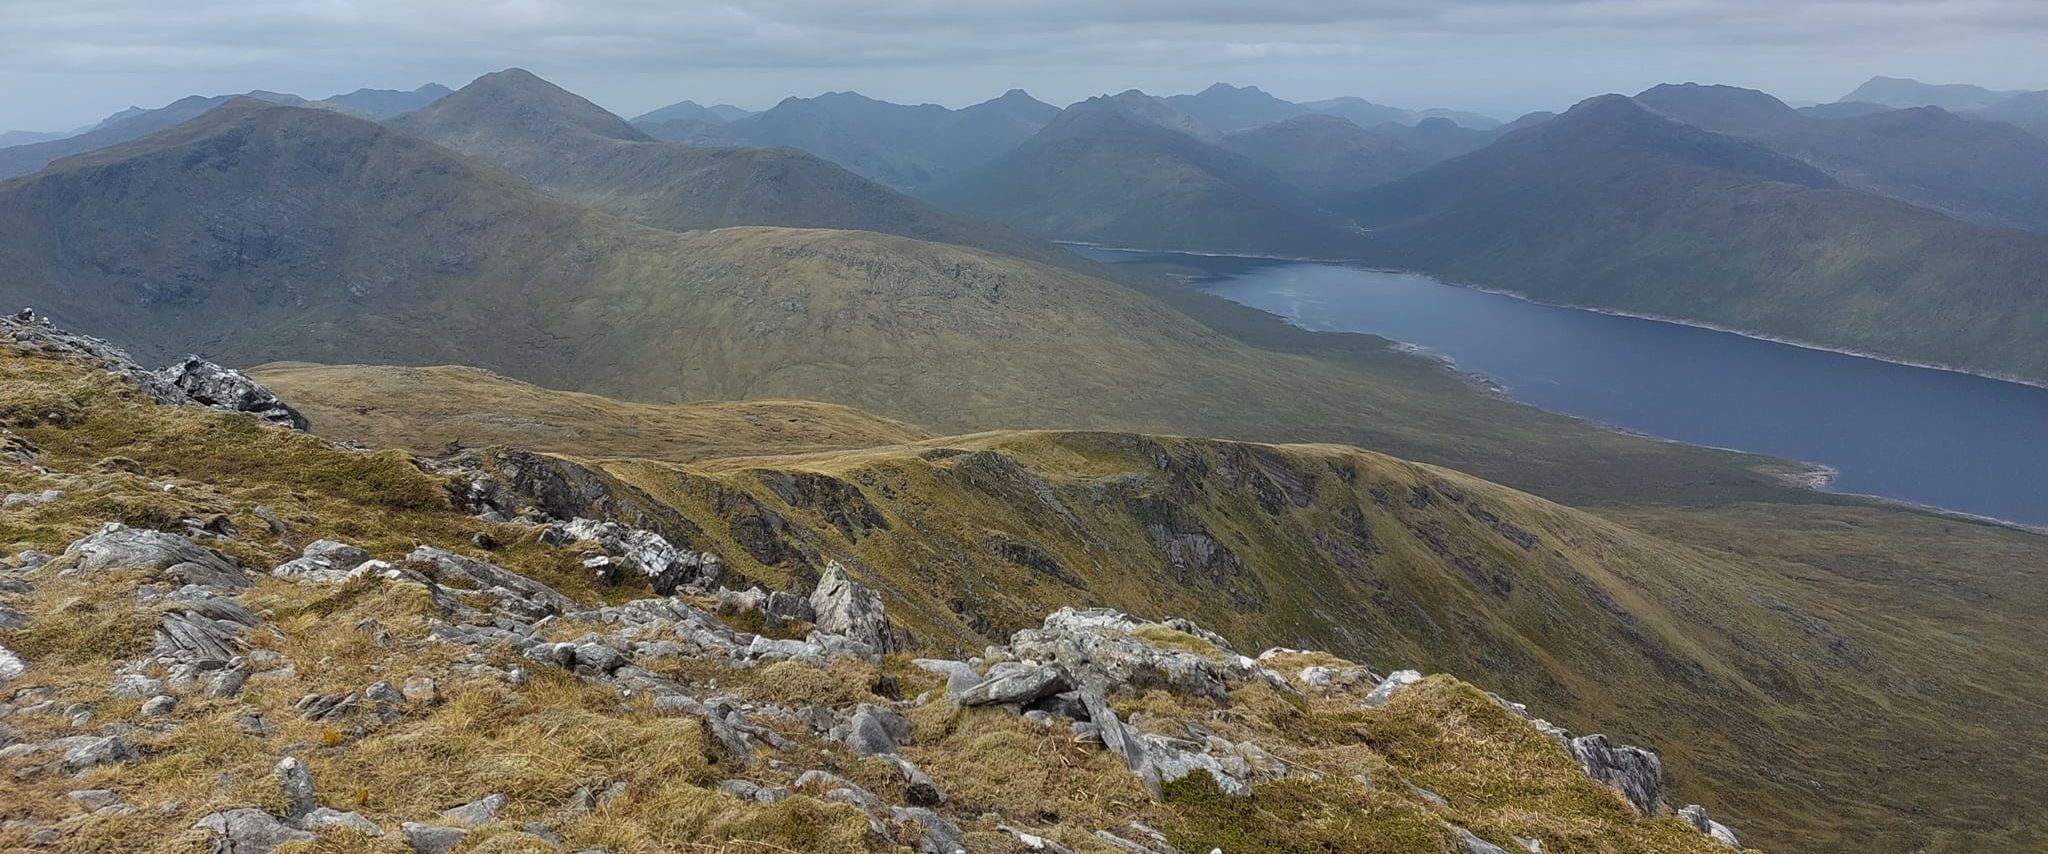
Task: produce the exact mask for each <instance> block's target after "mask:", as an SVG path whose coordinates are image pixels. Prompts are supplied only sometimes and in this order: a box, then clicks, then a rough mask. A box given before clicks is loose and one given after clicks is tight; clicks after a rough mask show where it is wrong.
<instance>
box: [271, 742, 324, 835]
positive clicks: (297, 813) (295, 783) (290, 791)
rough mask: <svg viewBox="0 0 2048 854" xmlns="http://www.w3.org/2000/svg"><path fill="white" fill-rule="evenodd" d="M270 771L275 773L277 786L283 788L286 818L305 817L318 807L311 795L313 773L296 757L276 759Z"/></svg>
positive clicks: (317, 802)
mask: <svg viewBox="0 0 2048 854" xmlns="http://www.w3.org/2000/svg"><path fill="white" fill-rule="evenodd" d="M272 773H274V774H276V775H277V784H278V787H279V788H281V789H283V790H284V802H285V813H284V816H285V819H286V820H297V819H302V818H305V817H306V816H308V815H311V814H312V813H313V810H315V809H318V808H319V807H320V803H319V801H317V800H316V799H315V798H314V796H313V775H312V773H311V772H309V771H307V770H306V763H304V762H300V761H299V760H298V757H295V756H287V757H285V758H283V759H280V760H278V762H277V767H276V768H275V769H273V771H272Z"/></svg>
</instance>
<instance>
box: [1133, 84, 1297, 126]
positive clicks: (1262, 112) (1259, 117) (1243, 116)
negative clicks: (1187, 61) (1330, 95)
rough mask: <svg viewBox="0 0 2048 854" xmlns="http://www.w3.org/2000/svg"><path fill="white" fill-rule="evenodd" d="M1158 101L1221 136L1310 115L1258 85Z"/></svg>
mask: <svg viewBox="0 0 2048 854" xmlns="http://www.w3.org/2000/svg"><path fill="white" fill-rule="evenodd" d="M1159 100H1160V101H1161V102H1162V103H1164V104H1165V105H1166V106H1168V107H1171V108H1173V109H1174V110H1175V111H1178V112H1179V113H1181V114H1183V115H1185V116H1187V117H1189V118H1192V119H1194V120H1195V121H1197V122H1200V123H1202V125H1203V126H1205V127H1207V128H1209V129H1211V130H1214V131H1216V132H1218V133H1231V132H1233V131H1240V130H1246V129H1248V128H1255V127H1258V126H1260V125H1265V124H1272V123H1273V122H1279V121H1286V120H1288V119H1291V118H1294V117H1295V116H1299V115H1301V114H1303V113H1306V112H1310V110H1309V108H1307V107H1305V106H1302V105H1301V104H1296V103H1294V102H1292V101H1283V100H1281V99H1279V98H1276V97H1273V96H1272V95H1269V94H1266V92H1265V90H1263V89H1260V88H1259V87H1257V86H1243V87H1239V86H1232V85H1230V84H1228V83H1218V84H1215V85H1213V86H1210V87H1209V88H1207V89H1204V90H1202V91H1201V92H1200V93H1198V94H1194V95H1172V96H1168V97H1165V98H1161V99H1159Z"/></svg>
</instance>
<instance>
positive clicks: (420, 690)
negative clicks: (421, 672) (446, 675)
mask: <svg viewBox="0 0 2048 854" xmlns="http://www.w3.org/2000/svg"><path fill="white" fill-rule="evenodd" d="M399 693H400V694H401V695H403V696H404V697H405V699H407V700H411V701H412V702H415V703H431V702H434V698H435V696H436V694H435V685H434V679H433V677H431V676H414V677H412V678H410V679H407V680H405V687H404V688H401V689H399Z"/></svg>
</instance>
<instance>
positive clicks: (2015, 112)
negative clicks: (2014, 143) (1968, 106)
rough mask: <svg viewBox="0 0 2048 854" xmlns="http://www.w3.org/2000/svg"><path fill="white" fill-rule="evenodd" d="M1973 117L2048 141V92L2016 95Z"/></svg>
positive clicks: (1976, 113)
mask: <svg viewBox="0 0 2048 854" xmlns="http://www.w3.org/2000/svg"><path fill="white" fill-rule="evenodd" d="M1971 115H1973V116H1976V117H1977V118H1980V119H1988V120H1991V121H1999V122H2005V123H2007V124H2010V125H2014V126H2016V127H2019V128H2020V129H2022V130H2025V131H2027V132H2029V133H2032V134H2033V135H2035V136H2037V137H2040V138H2042V139H2048V92H2027V93H2025V94H2021V95H2014V96H2012V97H2010V98H2007V99H2005V100H2003V101H1999V102H1998V103H1996V104H1992V105H1991V106H1988V107H1985V108H1983V109H1981V110H1978V111H1976V112H1974V113H1971Z"/></svg>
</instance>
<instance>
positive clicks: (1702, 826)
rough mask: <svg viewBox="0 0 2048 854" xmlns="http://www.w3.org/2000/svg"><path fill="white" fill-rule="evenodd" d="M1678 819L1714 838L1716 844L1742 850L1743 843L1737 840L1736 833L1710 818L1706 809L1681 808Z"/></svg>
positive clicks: (1695, 807)
mask: <svg viewBox="0 0 2048 854" xmlns="http://www.w3.org/2000/svg"><path fill="white" fill-rule="evenodd" d="M1678 817H1679V819H1680V820H1682V821H1684V822H1685V823H1686V824H1689V825H1692V828H1693V829H1694V830H1697V831H1699V832H1701V833H1704V834H1706V835H1708V836H1711V837H1713V838H1714V841H1715V842H1719V843H1721V844H1722V845H1726V846H1728V847H1730V848H1733V849H1736V850H1738V851H1740V850H1742V841H1741V840H1739V839H1736V838H1735V831H1734V830H1732V829H1730V828H1729V827H1728V825H1725V824H1722V823H1720V822H1718V821H1715V820H1713V818H1711V817H1709V816H1708V815H1707V808H1706V807H1703V806H1700V805H1699V804H1688V805H1686V806H1684V807H1680V808H1679V810H1678Z"/></svg>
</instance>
